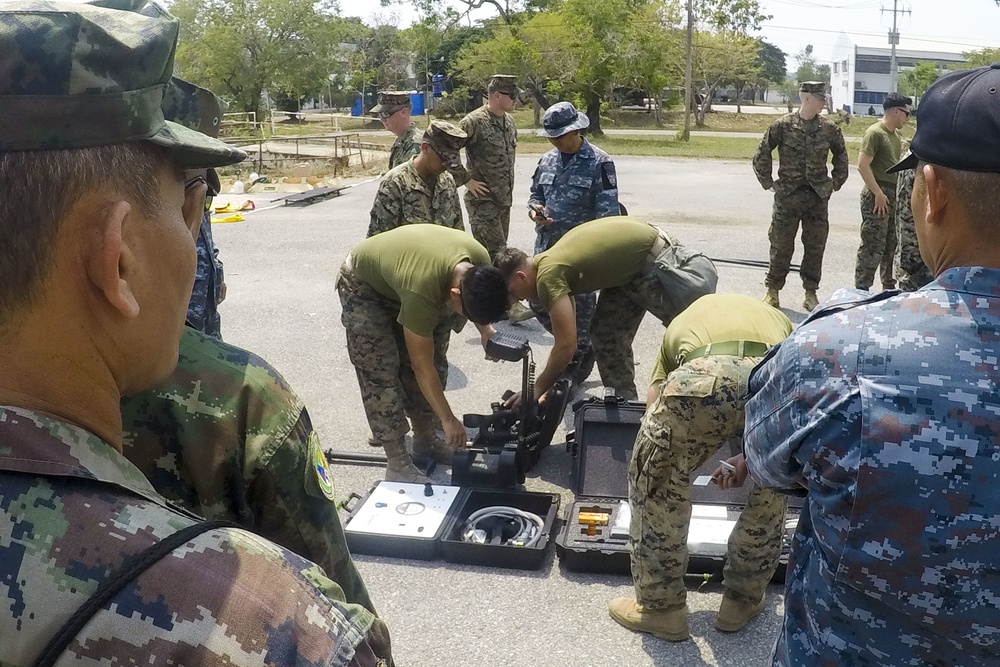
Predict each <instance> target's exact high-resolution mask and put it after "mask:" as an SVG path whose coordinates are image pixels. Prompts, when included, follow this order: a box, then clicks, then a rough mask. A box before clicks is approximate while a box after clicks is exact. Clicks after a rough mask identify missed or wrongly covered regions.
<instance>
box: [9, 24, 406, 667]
mask: <svg viewBox="0 0 1000 667" xmlns="http://www.w3.org/2000/svg"><path fill="white" fill-rule="evenodd" d="M0 21H2V15H0ZM0 442H2V443H3V444H2V446H0V545H2V546H0V572H2V573H3V574H2V576H3V581H4V586H3V587H2V589H0V590H2V591H3V594H2V595H3V601H4V608H5V609H6V610H7V611H6V613H4V614H0V637H3V641H2V642H0V664H4V665H29V664H31V663H32V661H33V660H34V659H35V658H36V656H38V655H39V653H40V652H41V651H42V650H43V649H44V648H45V646H46V645H47V644H48V643H49V642H50V641H51V640H52V639H53V635H54V633H55V632H56V631H57V629H58V628H59V627H60V626H61V625H62V624H63V623H64V622H65V621H66V620H67V619H68V618H69V617H70V616H72V615H73V613H74V612H76V611H77V610H78V609H79V608H80V606H81V605H82V604H83V603H84V602H85V601H86V600H87V598H88V597H90V595H91V594H92V593H93V592H94V591H95V590H96V589H97V587H98V586H99V585H100V584H101V583H102V582H104V581H105V580H106V579H108V577H109V575H110V574H111V573H112V572H114V571H115V570H117V569H118V568H120V567H122V566H124V565H126V564H127V563H128V562H129V559H130V558H131V557H132V556H134V555H137V554H139V553H140V552H142V551H143V550H145V549H146V548H148V547H150V546H152V545H154V544H155V543H157V542H158V541H159V540H162V539H164V538H166V537H167V536H169V535H171V534H172V533H174V532H176V531H178V530H180V529H182V528H185V527H187V526H190V525H192V524H196V523H199V522H200V519H198V518H196V517H194V516H193V515H189V514H186V513H184V512H182V511H181V510H179V509H174V508H172V507H171V506H169V505H168V504H167V501H165V500H164V499H163V498H162V497H161V496H160V495H159V494H157V493H156V491H155V490H154V489H153V487H152V486H150V484H149V482H148V481H147V480H146V478H144V477H143V476H142V474H140V472H139V471H138V470H136V469H135V467H133V466H132V464H130V463H129V462H128V461H127V460H126V459H125V457H123V456H122V455H121V454H119V453H118V452H117V451H115V450H114V449H113V448H112V447H111V445H109V444H107V443H105V442H103V441H102V440H100V439H99V438H98V437H97V436H95V435H93V434H91V433H88V432H87V431H84V430H83V429H80V428H78V427H76V426H74V425H72V424H69V423H67V422H63V421H61V420H59V419H57V418H55V417H53V416H50V415H47V414H43V413H40V412H33V411H31V410H25V409H22V408H13V407H5V408H0ZM181 582H182V584H183V585H178V584H179V583H181ZM265 602H266V603H265ZM67 660H74V661H77V662H81V663H82V662H88V663H91V664H98V663H102V664H112V663H122V664H134V665H139V664H143V665H146V664H172V663H176V664H198V665H218V666H219V667H223V666H224V665H225V666H232V665H245V666H246V667H259V666H260V665H289V664H325V665H356V666H358V667H360V666H362V665H364V666H375V665H385V664H388V662H387V661H388V660H389V642H388V634H387V633H386V630H385V626H384V625H383V624H382V622H381V621H380V620H378V619H377V618H375V616H373V615H372V614H371V612H369V611H368V610H366V609H364V608H363V607H360V606H358V605H352V604H347V603H346V602H344V597H343V592H342V591H341V589H340V587H339V586H337V585H336V584H335V583H333V582H332V581H330V580H329V579H327V578H326V577H325V576H324V575H323V573H322V571H321V570H320V569H319V567H317V566H316V565H315V564H313V563H310V562H308V561H307V560H305V559H303V558H301V557H300V556H298V555H296V554H294V553H292V552H289V551H286V550H284V549H282V548H281V547H278V546H277V545H275V544H272V543H270V542H268V541H266V540H264V539H262V538H260V537H258V536H256V535H254V534H252V533H249V532H246V531H243V530H238V529H233V528H220V529H215V530H211V531H209V532H206V533H203V534H201V535H199V536H197V537H194V538H192V539H191V540H190V541H189V542H187V543H186V544H185V545H184V546H181V547H178V548H177V549H175V550H174V551H173V552H171V553H170V554H168V555H167V556H165V557H163V558H162V559H160V560H159V561H157V562H156V563H155V564H154V565H152V566H151V567H150V568H149V569H148V570H146V571H145V572H143V573H142V574H140V575H139V576H138V577H136V578H135V579H134V580H133V581H131V582H130V583H128V584H127V585H126V586H125V587H124V589H122V590H121V592H119V593H118V594H116V595H114V597H112V599H111V600H110V602H108V603H106V604H105V605H104V606H103V607H102V608H101V609H100V610H99V611H98V612H97V614H96V615H95V616H94V617H93V618H92V619H91V620H90V622H89V623H88V624H87V625H85V626H84V627H83V629H82V630H80V632H79V633H77V635H76V637H75V638H74V639H73V641H72V642H71V643H70V644H69V646H68V648H67V649H66V652H65V653H64V654H63V658H62V659H61V660H60V663H64V662H66V661H67Z"/></svg>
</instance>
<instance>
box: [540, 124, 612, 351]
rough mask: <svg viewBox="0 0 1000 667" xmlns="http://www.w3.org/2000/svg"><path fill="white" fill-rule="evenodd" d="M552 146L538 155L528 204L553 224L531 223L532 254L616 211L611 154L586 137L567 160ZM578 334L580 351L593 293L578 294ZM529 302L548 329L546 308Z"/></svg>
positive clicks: (588, 330) (594, 302)
mask: <svg viewBox="0 0 1000 667" xmlns="http://www.w3.org/2000/svg"><path fill="white" fill-rule="evenodd" d="M560 155H561V154H560V153H559V151H558V150H557V149H555V148H553V149H552V150H550V151H549V152H547V153H546V154H545V155H543V156H542V158H541V159H540V160H539V161H538V166H537V167H535V173H534V175H533V176H532V177H531V196H530V197H529V198H528V206H529V207H530V206H544V207H545V212H546V215H547V216H548V217H550V218H552V220H553V223H552V224H551V225H548V226H545V225H539V224H536V225H535V254H536V255H537V254H538V253H540V252H543V251H545V250H548V249H549V248H551V247H552V245H553V244H554V243H555V242H556V241H558V240H559V239H560V238H562V236H563V235H564V234H565V233H566V232H568V231H569V230H571V229H573V228H574V227H577V226H579V225H582V224H583V223H585V222H588V221H590V220H596V219H597V218H607V217H611V216H614V215H619V214H620V213H621V209H620V208H619V206H618V176H617V174H616V172H615V163H614V161H613V160H612V159H611V156H610V155H608V154H607V153H605V152H604V151H602V150H601V149H600V148H598V147H597V146H594V145H593V144H591V143H590V142H589V141H587V140H586V139H584V140H583V145H582V146H581V147H580V150H579V151H577V152H576V153H575V154H574V155H573V158H572V159H571V160H570V161H569V163H568V164H566V165H565V166H563V163H562V158H561V157H560ZM574 301H575V302H576V340H577V347H578V348H579V350H580V351H581V352H583V351H585V350H587V349H588V348H589V347H590V341H591V322H592V321H593V319H594V313H595V312H596V311H597V293H596V292H590V293H588V294H578V295H576V296H575V297H574ZM528 305H529V306H531V310H532V311H534V313H535V317H536V318H537V319H538V321H539V322H540V323H541V324H542V326H544V327H545V329H546V330H547V331H549V332H550V333H551V330H552V322H551V320H550V319H549V316H548V313H546V312H545V310H544V309H543V308H542V307H541V305H540V304H539V303H538V302H536V301H529V302H528Z"/></svg>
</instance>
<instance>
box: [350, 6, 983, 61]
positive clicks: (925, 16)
mask: <svg viewBox="0 0 1000 667" xmlns="http://www.w3.org/2000/svg"><path fill="white" fill-rule="evenodd" d="M599 1H600V0H595V2H599ZM761 4H762V5H763V7H764V10H765V13H766V14H770V15H772V17H773V18H772V19H771V20H770V21H768V22H766V23H765V24H764V26H763V29H762V30H761V33H760V34H761V36H762V37H763V38H764V39H766V40H768V41H769V42H771V43H773V44H775V45H777V46H778V47H779V48H781V49H782V50H783V51H785V52H786V53H787V54H788V55H789V58H788V61H789V68H791V66H792V59H791V56H793V55H794V54H795V53H797V52H798V51H799V50H800V49H802V48H803V47H804V46H805V45H806V44H812V45H813V46H814V47H815V54H816V56H817V57H818V58H819V59H820V60H824V59H826V58H829V52H830V50H831V48H832V46H833V43H834V41H835V40H836V37H837V35H838V34H839V33H840V32H841V31H843V30H848V31H852V32H864V33H873V34H887V33H888V32H889V28H890V27H891V26H892V12H891V10H892V7H893V0H764V1H763V2H762V3H761ZM456 6H457V5H456ZM340 8H341V13H342V14H343V15H345V16H360V17H361V18H363V19H365V20H366V21H368V20H370V19H371V18H372V17H373V16H374V15H378V16H380V17H381V18H382V19H383V20H388V21H390V22H393V18H395V21H394V22H396V23H397V25H399V27H405V26H406V25H409V23H410V22H411V21H413V19H414V16H415V14H414V13H413V11H412V10H410V9H409V4H408V3H407V2H405V0H404V2H402V3H401V4H396V5H392V6H390V7H388V8H383V7H382V6H381V4H380V3H379V0H340ZM882 8H884V9H886V10H887V11H885V12H883V11H881V10H882ZM897 8H898V9H900V10H908V12H909V13H905V14H902V13H901V14H897V21H898V23H899V25H898V30H899V31H900V33H901V34H902V35H903V36H904V37H905V36H906V35H912V36H915V37H916V36H920V37H930V38H938V39H941V38H949V37H952V38H956V37H957V38H962V39H963V40H984V43H985V44H993V43H995V42H997V41H1000V7H998V6H997V4H996V2H995V0H898V1H897ZM490 15H492V13H491V12H489V11H488V10H487V9H486V8H484V9H482V10H480V11H479V13H477V14H475V15H474V16H476V17H482V18H485V17H488V16H490ZM887 43H888V42H887Z"/></svg>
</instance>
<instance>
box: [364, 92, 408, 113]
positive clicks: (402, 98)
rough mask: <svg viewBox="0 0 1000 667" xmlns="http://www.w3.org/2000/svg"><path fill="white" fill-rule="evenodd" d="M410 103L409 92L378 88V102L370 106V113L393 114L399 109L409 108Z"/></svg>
mask: <svg viewBox="0 0 1000 667" xmlns="http://www.w3.org/2000/svg"><path fill="white" fill-rule="evenodd" d="M412 105H413V103H412V102H410V94H409V93H404V92H400V91H398V90H380V91H378V104H376V105H375V106H374V107H372V110H371V113H375V114H377V113H382V114H394V113H396V112H397V111H399V110H400V109H409V108H410V107H411V106H412Z"/></svg>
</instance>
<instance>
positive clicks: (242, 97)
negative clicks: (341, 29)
mask: <svg viewBox="0 0 1000 667" xmlns="http://www.w3.org/2000/svg"><path fill="white" fill-rule="evenodd" d="M329 9H331V8H330V7H327V6H326V5H324V4H322V3H317V2H314V1H313V0H177V1H176V2H175V3H174V4H173V6H172V8H171V11H172V12H173V13H174V14H175V15H176V16H177V17H178V18H179V19H180V21H181V37H180V43H179V46H178V49H177V56H176V67H177V71H178V74H180V75H181V76H183V77H185V78H188V79H190V80H191V81H193V82H194V83H197V84H199V85H202V86H205V87H207V88H210V89H212V90H213V91H215V92H216V93H218V94H219V95H221V96H223V97H224V98H226V99H228V100H230V101H232V102H233V103H234V108H235V109H239V110H243V111H248V112H249V111H252V112H256V111H259V110H260V103H261V98H262V95H263V93H264V92H265V91H268V92H270V93H271V94H272V95H274V96H285V97H289V98H292V99H299V98H301V97H303V96H305V95H308V94H315V93H318V92H319V91H323V90H325V89H326V86H327V81H328V76H329V75H330V73H332V72H335V71H336V70H337V67H338V66H339V62H338V61H339V55H338V49H337V45H338V40H337V39H336V36H337V31H338V23H340V21H339V19H337V18H336V17H334V16H333V15H332V14H330V13H329Z"/></svg>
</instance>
